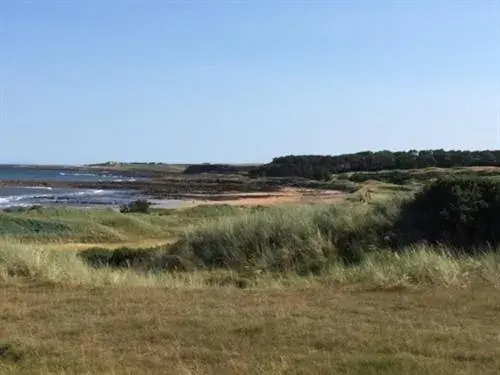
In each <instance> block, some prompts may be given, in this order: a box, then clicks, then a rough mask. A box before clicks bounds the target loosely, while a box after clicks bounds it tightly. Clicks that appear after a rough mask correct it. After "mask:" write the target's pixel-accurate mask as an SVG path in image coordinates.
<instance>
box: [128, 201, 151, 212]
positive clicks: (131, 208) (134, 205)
mask: <svg viewBox="0 0 500 375" xmlns="http://www.w3.org/2000/svg"><path fill="white" fill-rule="evenodd" d="M150 208H151V202H148V201H147V200H145V199H138V200H135V201H133V202H130V203H129V204H126V205H123V206H122V207H121V208H120V212H121V213H130V212H137V213H143V214H147V213H149V210H150Z"/></svg>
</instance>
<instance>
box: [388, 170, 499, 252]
mask: <svg viewBox="0 0 500 375" xmlns="http://www.w3.org/2000/svg"><path fill="white" fill-rule="evenodd" d="M499 212H500V183H499V182H495V180H492V179H488V178H481V177H476V178H471V177H453V178H452V177H447V178H443V179H439V180H437V181H435V182H434V183H432V184H430V185H429V186H427V187H426V188H424V189H423V190H422V191H421V192H420V193H418V194H417V195H416V197H415V199H413V200H411V201H408V202H407V203H406V204H405V205H404V206H403V209H402V212H401V215H400V217H399V220H398V222H397V223H396V224H395V226H394V230H395V232H396V233H397V234H398V241H397V245H398V246H404V245H407V244H411V243H415V242H428V243H431V244H437V243H443V244H446V245H450V246H453V247H455V248H460V249H464V250H467V251H469V252H471V251H474V249H475V248H478V247H483V248H484V247H485V246H486V247H488V246H496V245H498V244H499V239H500V238H499V236H498V233H500V220H499V219H498V216H497V215H498V213H499Z"/></svg>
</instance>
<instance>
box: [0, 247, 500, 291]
mask: <svg viewBox="0 0 500 375" xmlns="http://www.w3.org/2000/svg"><path fill="white" fill-rule="evenodd" d="M0 281H2V282H16V281H33V282H37V283H50V284H57V285H62V286H64V285H81V286H88V287H101V286H114V287H167V288H191V289H192V288H207V287H221V286H224V287H238V288H281V287H290V286H299V287H303V286H311V285H335V286H345V285H358V286H362V287H369V288H392V287H394V286H401V287H407V286H412V285H414V286H468V285H473V284H487V285H490V286H494V287H500V259H499V258H498V256H496V255H494V254H493V253H484V254H483V255H480V256H477V257H463V258H457V257H456V256H454V255H451V254H450V253H449V252H448V251H447V250H446V249H436V248H431V247H425V246H420V247H415V248H412V249H410V250H409V251H407V252H405V253H402V254H397V253H391V252H387V251H374V252H372V253H370V254H369V255H367V256H366V257H365V258H364V259H363V260H362V261H361V262H360V263H359V264H357V265H354V266H346V265H345V264H343V263H341V262H337V263H333V264H331V265H330V266H329V267H328V269H325V270H324V272H323V273H322V274H321V275H312V274H310V275H308V276H299V275H298V274H297V273H296V272H292V271H289V272H281V273H273V272H267V271H264V272H261V273H260V272H253V271H236V270H212V271H208V270H205V271H203V270H194V271H190V272H161V273H158V272H155V273H153V272H151V273H148V272H138V271H136V270H134V269H132V268H130V269H127V268H125V269H112V268H108V267H104V268H93V267H91V266H90V265H88V264H87V263H86V262H85V261H84V260H83V259H82V258H81V257H79V256H78V255H77V254H76V253H70V252H60V251H54V250H48V249H47V248H45V247H44V246H43V245H26V244H11V245H3V246H1V247H0Z"/></svg>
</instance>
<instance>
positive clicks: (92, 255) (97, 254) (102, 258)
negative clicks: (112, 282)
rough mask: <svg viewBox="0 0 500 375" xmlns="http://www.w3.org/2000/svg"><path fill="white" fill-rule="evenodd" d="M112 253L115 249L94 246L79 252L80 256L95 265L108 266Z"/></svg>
mask: <svg viewBox="0 0 500 375" xmlns="http://www.w3.org/2000/svg"><path fill="white" fill-rule="evenodd" d="M112 255H113V250H109V249H106V248H104V247H92V248H90V249H87V250H84V251H81V252H79V253H78V256H79V257H81V258H82V259H83V260H84V261H85V262H87V263H88V264H89V265H91V266H93V267H106V266H108V265H109V260H110V258H111V256H112Z"/></svg>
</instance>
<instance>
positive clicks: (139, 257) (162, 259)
mask: <svg viewBox="0 0 500 375" xmlns="http://www.w3.org/2000/svg"><path fill="white" fill-rule="evenodd" d="M108 264H109V266H111V267H117V268H134V269H137V270H141V271H189V270H190V269H191V268H192V267H191V264H190V263H189V262H187V261H186V260H184V259H183V258H182V257H181V256H180V255H176V254H169V252H168V250H167V249H166V248H163V247H158V248H149V249H148V248H141V249H134V248H128V247H121V248H119V249H116V250H115V251H114V252H113V254H112V255H111V257H110V258H109V261H108Z"/></svg>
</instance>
